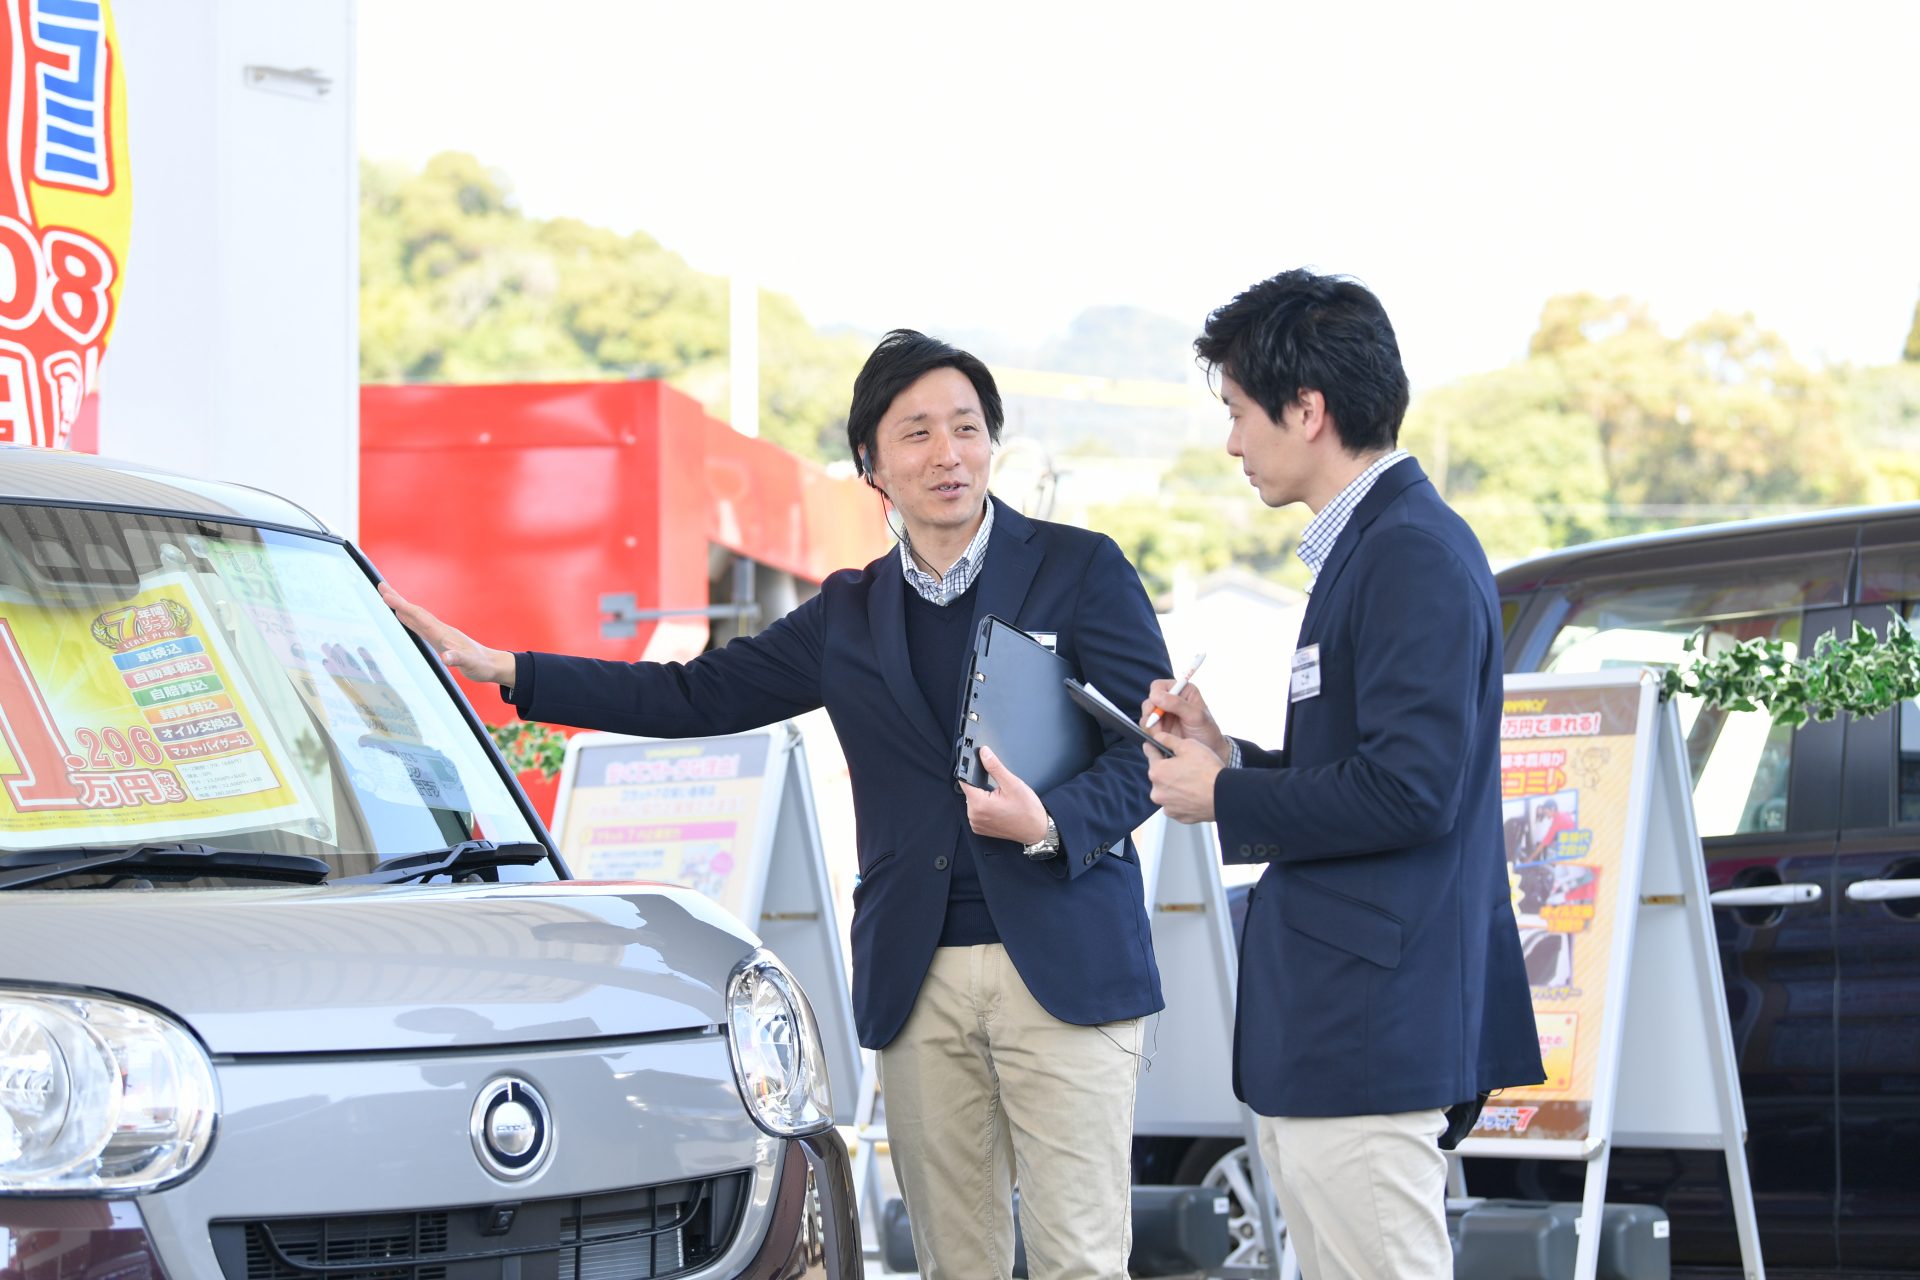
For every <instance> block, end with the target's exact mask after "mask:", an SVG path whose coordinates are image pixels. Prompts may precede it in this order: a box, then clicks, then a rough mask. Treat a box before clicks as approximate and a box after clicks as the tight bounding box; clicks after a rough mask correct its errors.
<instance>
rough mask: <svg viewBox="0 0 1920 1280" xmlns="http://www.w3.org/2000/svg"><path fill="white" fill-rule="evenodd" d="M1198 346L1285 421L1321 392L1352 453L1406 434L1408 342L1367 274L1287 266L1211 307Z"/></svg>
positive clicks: (1207, 361) (1211, 366)
mask: <svg viewBox="0 0 1920 1280" xmlns="http://www.w3.org/2000/svg"><path fill="white" fill-rule="evenodd" d="M1193 349H1194V351H1195V352H1196V353H1197V354H1198V355H1199V357H1200V361H1201V363H1203V364H1204V365H1206V366H1207V369H1208V371H1209V372H1212V371H1213V370H1215V369H1218V370H1220V371H1222V372H1224V373H1225V374H1226V375H1227V376H1228V377H1230V378H1232V379H1233V380H1234V381H1235V382H1237V383H1239V384H1240V387H1241V389H1242V390H1244V391H1245V392H1246V393H1247V394H1248V395H1249V396H1251V397H1253V401H1254V403H1255V404H1258V405H1259V406H1260V407H1261V408H1262V409H1264V410H1266V413H1267V416H1268V417H1269V418H1272V419H1273V420H1274V421H1275V422H1278V421H1280V413H1281V410H1283V409H1284V408H1286V406H1288V405H1290V404H1293V403H1295V402H1297V401H1298V400H1299V399H1300V393H1301V392H1302V391H1318V392H1319V393H1320V394H1321V395H1322V396H1324V397H1325V398H1326V402H1327V412H1328V413H1329V414H1331V415H1332V416H1333V426H1334V430H1335V431H1337V432H1338V433H1339V437H1340V444H1341V446H1342V447H1343V448H1344V449H1346V451H1347V452H1348V453H1351V454H1362V453H1370V452H1373V451H1374V450H1377V449H1390V448H1392V447H1393V446H1394V445H1395V444H1396V443H1397V442H1398V441H1399V439H1400V422H1401V419H1403V418H1405V417H1406V416H1407V371H1406V369H1405V368H1404V367H1403V366H1402V365H1401V363H1400V343H1399V341H1398V340H1397V339H1395V337H1394V336H1393V325H1392V323H1391V322H1390V321H1389V320H1388V319H1387V310H1386V308H1385V307H1383V306H1381V305H1380V299H1378V298H1376V297H1374V296H1373V293H1372V292H1371V291H1370V290H1369V289H1368V288H1367V287H1366V286H1365V285H1363V284H1361V283H1360V282H1359V281H1357V280H1352V279H1349V278H1348V277H1346V276H1323V275H1316V274H1314V273H1313V272H1311V271H1307V270H1305V269H1295V270H1293V271H1282V272H1281V273H1280V274H1279V275H1277V276H1274V277H1272V278H1271V279H1268V280H1262V281H1261V282H1260V283H1259V284H1256V285H1254V286H1253V287H1252V288H1250V289H1248V290H1247V291H1246V292H1245V293H1242V294H1241V295H1240V296H1238V297H1237V298H1235V299H1234V300H1233V301H1232V302H1229V303H1228V304H1227V305H1226V306H1224V307H1221V308H1220V309H1218V310H1217V311H1215V312H1213V314H1211V315H1209V316H1208V317H1207V325H1206V328H1205V330H1204V331H1203V332H1202V333H1201V334H1200V336H1199V337H1198V338H1196V339H1194V342H1193Z"/></svg>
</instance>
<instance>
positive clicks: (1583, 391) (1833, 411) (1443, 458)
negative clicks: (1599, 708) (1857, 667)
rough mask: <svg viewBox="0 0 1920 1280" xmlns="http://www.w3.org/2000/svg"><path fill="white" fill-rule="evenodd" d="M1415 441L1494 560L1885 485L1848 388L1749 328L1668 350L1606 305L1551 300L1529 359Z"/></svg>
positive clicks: (1423, 405)
mask: <svg viewBox="0 0 1920 1280" xmlns="http://www.w3.org/2000/svg"><path fill="white" fill-rule="evenodd" d="M1404 438H1405V440H1406V442H1407V443H1408V445H1409V447H1411V448H1413V449H1415V451H1416V452H1418V453H1419V454H1420V455H1421V457H1422V458H1423V459H1425V460H1426V463H1427V467H1428V470H1429V472H1430V473H1432V474H1433V475H1434V478H1435V480H1436V482H1437V483H1439V484H1440V485H1441V487H1442V489H1443V491H1444V492H1445V493H1446V494H1447V495H1448V497H1449V499H1450V500H1452V501H1453V502H1454V503H1455V505H1456V506H1458V508H1459V509H1460V511H1461V512H1462V514H1463V515H1465V516H1466V517H1467V519H1468V520H1469V521H1471V522H1472V523H1473V525H1474V527H1475V529H1476V531H1478V532H1479V534H1480V536H1481V539H1482V541H1483V542H1484V543H1485V544H1486V546H1487V548H1488V552H1489V554H1490V555H1492V556H1493V557H1494V558H1495V559H1496V560H1498V559H1510V558H1514V557H1518V556H1523V555H1528V554H1531V553H1533V552H1537V551H1541V550H1545V549H1548V548H1551V547H1557V546H1563V545H1567V544H1570V543H1574V542H1580V541H1585V540H1587V539H1591V538H1595V537H1602V536H1606V535H1609V534H1614V533H1624V532H1631V531H1634V530H1637V529H1643V528H1653V527H1662V526H1668V525H1676V524H1692V523H1698V522H1700V521H1701V520H1703V519H1713V518H1718V517H1724V516H1728V515H1735V514H1742V513H1745V512H1748V511H1755V510H1763V509H1767V508H1773V507H1782V508H1786V507H1794V506H1821V505H1830V504H1833V503H1836V502H1842V501H1854V500H1857V498H1858V496H1859V495H1860V494H1861V493H1862V492H1863V491H1865V490H1866V489H1867V488H1868V487H1869V483H1870V481H1869V470H1868V467H1867V466H1866V463H1865V459H1866V457H1867V456H1868V455H1867V454H1866V452H1865V451H1864V450H1863V449H1862V447H1861V445H1860V444H1859V441H1858V439H1857V432H1856V431H1855V430H1854V428H1853V425H1852V423H1851V421H1850V420H1849V413H1848V407H1847V403H1846V399H1845V397H1844V396H1843V395H1842V394H1840V392H1839V389H1838V387H1837V385H1836V383H1835V381H1834V379H1833V377H1832V376H1831V375H1829V374H1828V373H1827V372H1825V371H1823V370H1814V369H1809V368H1808V367H1806V366H1804V365H1802V364H1800V363H1799V362H1798V361H1797V360H1795V359H1794V358H1793V356H1792V353H1791V352H1790V351H1788V349H1787V347H1786V344H1785V343H1784V342H1782V341H1781V340H1780V338H1779V337H1778V336H1777V335H1775V334H1773V333H1771V332H1768V331H1767V330H1765V329H1762V328H1760V327H1759V326H1758V325H1757V324H1756V323H1755V322H1754V320H1753V318H1752V317H1751V316H1729V315H1719V314H1716V315H1712V316H1709V317H1707V318H1706V319H1704V320H1701V321H1700V322H1699V323H1697V324H1694V325H1692V326H1691V327H1689V328H1688V329H1687V330H1686V331H1685V332H1684V333H1682V334H1681V335H1680V336H1679V337H1668V336H1667V335H1665V334H1663V333H1662V332H1661V331H1660V329H1659V327H1658V326H1657V325H1656V324H1654V322H1653V320H1652V319H1651V317H1650V316H1649V315H1648V313H1647V311H1646V308H1645V307H1644V306H1642V305H1640V304H1638V303H1636V302H1634V301H1633V300H1632V299H1629V298H1602V297H1599V296H1597V295H1594V294H1567V295H1562V296H1559V297H1555V298H1550V299H1548V301H1547V303H1546V304H1545V306H1544V307H1542V309H1541V315H1540V323H1539V326H1538V328H1537V329H1536V330H1535V332H1534V334H1533V337H1532V339H1531V341H1530V342H1529V344H1528V355H1527V358H1526V359H1525V360H1523V361H1520V362H1518V363H1516V364H1514V365H1510V366H1508V367H1507V368H1504V369H1499V370H1495V371H1493V372H1491V373H1487V374H1482V375H1479V376H1476V377H1472V378H1466V379H1462V380H1460V381H1458V382H1456V383H1452V384H1449V385H1447V386H1443V387H1439V388H1435V389H1434V390H1432V391H1430V392H1427V393H1426V394H1424V395H1423V396H1421V397H1420V399H1419V400H1418V401H1417V402H1416V403H1415V405H1414V407H1413V409H1412V411H1411V412H1410V413H1409V415H1408V420H1407V425H1406V429H1405V432H1404Z"/></svg>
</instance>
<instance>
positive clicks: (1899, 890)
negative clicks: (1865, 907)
mask: <svg viewBox="0 0 1920 1280" xmlns="http://www.w3.org/2000/svg"><path fill="white" fill-rule="evenodd" d="M1901 898H1920V880H1855V881H1854V882H1853V883H1852V884H1850V885H1848V886H1847V901H1849V902H1897V901H1898V900H1900V899H1901Z"/></svg>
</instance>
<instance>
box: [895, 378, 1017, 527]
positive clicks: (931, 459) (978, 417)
mask: <svg viewBox="0 0 1920 1280" xmlns="http://www.w3.org/2000/svg"><path fill="white" fill-rule="evenodd" d="M873 443H874V452H875V453H876V454H877V455H878V456H877V457H876V458H874V459H873V479H874V483H875V484H877V485H878V486H879V487H880V489H881V491H882V492H884V493H885V494H886V495H887V499H888V500H889V501H890V502H892V503H893V505H894V508H895V509H896V510H897V511H899V512H900V516H901V518H902V519H904V520H905V521H906V522H907V534H908V536H909V537H910V538H912V539H913V541H914V542H915V543H918V544H928V545H931V544H934V543H941V542H944V541H946V540H947V539H950V538H953V537H955V536H962V537H971V536H972V535H973V531H974V530H975V529H976V528H977V527H978V526H979V523H980V517H981V513H982V511H983V510H984V509H985V507H986V502H987V472H988V467H989V465H990V463H991V461H992V454H993V444H992V441H991V440H989V439H988V436H987V419H986V415H985V414H984V413H983V412H982V411H981V409H980V396H979V394H978V393H977V392H976V391H975V390H974V387H973V383H972V381H971V380H969V379H968V377H967V375H966V374H964V373H961V372H960V371H959V370H958V369H950V368H941V369H934V370H932V371H931V372H929V373H926V374H923V375H922V376H921V377H920V378H919V380H917V381H916V382H914V384H913V385H912V386H910V387H908V388H907V389H906V390H905V391H902V392H901V393H900V394H899V395H897V396H895V397H894V398H893V403H892V404H890V405H888V406H887V411H886V413H885V414H884V415H883V416H882V417H881V419H880V428H879V430H878V431H877V432H876V433H875V435H874V442H873ZM964 545H965V544H964V542H963V543H962V547H964Z"/></svg>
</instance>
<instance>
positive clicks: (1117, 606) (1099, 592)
mask: <svg viewBox="0 0 1920 1280" xmlns="http://www.w3.org/2000/svg"><path fill="white" fill-rule="evenodd" d="M991 501H993V502H995V503H996V504H997V505H996V508H995V513H994V524H993V536H992V537H991V538H989V539H988V541H987V562H986V565H985V566H984V567H983V568H982V570H981V573H980V577H979V579H978V590H977V592H976V603H975V606H974V612H975V618H976V621H977V620H978V619H979V618H980V617H984V616H985V615H987V614H994V615H996V616H998V617H1001V618H1004V619H1006V620H1007V621H1009V622H1012V623H1014V624H1015V625H1017V626H1019V627H1022V628H1024V629H1026V630H1028V631H1051V632H1054V633H1055V634H1056V635H1057V636H1058V642H1057V643H1058V652H1059V653H1060V655H1061V656H1062V657H1064V658H1065V659H1067V661H1068V662H1070V663H1072V664H1073V665H1074V667H1075V668H1077V669H1078V671H1079V673H1080V676H1081V678H1083V679H1086V680H1090V681H1091V682H1092V683H1093V684H1095V685H1097V686H1098V687H1099V689H1100V691H1101V692H1102V693H1105V694H1106V695H1107V696H1108V697H1110V698H1111V699H1113V701H1114V702H1115V703H1117V704H1119V705H1120V706H1123V707H1129V706H1135V705H1138V703H1139V702H1140V701H1141V700H1143V699H1144V698H1145V697H1146V696H1147V686H1148V685H1150V684H1151V683H1152V682H1153V681H1155V680H1157V679H1161V678H1164V677H1165V676H1167V675H1168V674H1169V664H1168V662H1167V647H1166V642H1165V641H1164V640H1163V639H1162V638H1161V635H1160V624H1159V622H1158V620H1157V619H1156V618H1155V617H1154V614H1153V607H1152V606H1151V605H1150V604H1149V603H1148V602H1147V595H1146V592H1145V590H1143V589H1142V587H1141V585H1140V578H1139V575H1138V574H1136V573H1135V572H1134V569H1133V566H1132V565H1131V564H1129V563H1128V562H1127V558H1126V556H1125V555H1123V554H1122V553H1121V551H1120V548H1119V547H1118V546H1116V545H1115V544H1114V542H1113V540H1112V539H1111V538H1108V537H1106V536H1105V535H1104V534H1097V533H1091V532H1088V531H1087V530H1084V529H1076V528H1073V527H1072V526H1069V525H1060V524H1050V523H1046V522H1043V521H1038V520H1029V519H1027V518H1026V517H1025V516H1023V515H1021V514H1020V513H1019V512H1017V511H1015V510H1013V509H1012V508H1011V507H1008V506H1007V505H1006V504H1004V503H1001V502H1000V501H999V499H997V498H995V499H991ZM908 590H909V588H908V586H907V584H906V581H905V579H904V578H903V577H902V576H901V572H900V559H899V555H898V553H897V552H892V551H890V552H888V553H887V554H886V555H884V556H881V557H880V558H879V559H878V560H875V561H874V562H873V563H872V564H870V565H868V566H867V567H866V568H864V569H859V570H853V569H846V570H842V571H840V572H838V573H835V574H833V575H832V576H831V577H829V578H828V579H827V580H826V582H824V583H822V584H821V587H820V593H819V594H818V595H816V596H814V597H813V598H812V599H810V600H808V601H807V602H806V603H805V604H803V605H801V606H800V607H799V608H797V609H795V610H794V611H793V612H791V613H789V614H788V615H787V616H786V617H784V618H781V619H780V620H778V621H777V622H775V623H773V624H772V625H771V626H769V627H767V628H766V629H765V630H764V631H762V632H760V633H759V634H758V635H754V636H750V637H745V638H742V639H738V640H735V641H733V642H732V643H730V644H728V645H727V646H726V647H724V648H721V649H716V650H714V651H712V652H710V653H705V654H702V655H701V656H700V657H698V658H695V659H694V660H693V661H691V662H688V663H650V662H642V663H625V662H604V661H597V660H592V659H586V658H568V657H561V656H558V655H554V654H548V653H534V654H520V655H517V657H516V671H515V685H514V689H513V699H514V706H515V708H516V709H517V710H518V711H519V712H520V714H521V715H522V716H523V717H525V718H526V719H529V720H544V721H551V722H555V723H559V724H568V725H578V726H580V727H582V728H590V729H606V730H612V731H614V732H617V733H631V734H640V735H645V736H648V737H660V738H686V737H698V736H702V735H709V734H723V733H739V732H743V731H745V730H748V729H753V728H757V727H759V726H761V725H766V724H772V723H774V722H775V721H779V720H784V719H787V718H788V717H790V716H796V715H799V714H800V713H801V712H803V711H810V710H812V709H813V708H815V707H818V706H822V705H824V706H825V707H826V708H827V713H828V715H829V716H831V717H832V719H833V727H834V731H835V732H836V733H837V734H838V735H839V738H840V745H841V747H842V748H843V749H844V750H845V752H846V757H847V767H848V770H849V773H850V774H851V777H852V783H853V803H854V814H855V819H856V828H857V831H858V836H857V843H858V846H859V863H860V879H859V882H858V884H857V885H856V886H855V887H854V891H853V1010H854V1022H855V1025H856V1026H857V1028H858V1030H859V1034H860V1043H861V1044H863V1045H866V1046H867V1047H868V1048H874V1049H877V1048H880V1047H882V1046H884V1045H886V1044H887V1042H888V1041H890V1040H892V1039H893V1037H894V1035H895V1034H896V1033H898V1032H899V1030H900V1027H901V1025H902V1024H903V1023H904V1022H906V1020H907V1015H908V1014H909V1013H910V1012H912V1010H913V1002H914V999H915V997H916V996H918V995H919V992H920V983H921V980H922V979H923V978H925V976H926V973H927V967H928V965H929V964H930V963H931V962H932V960H933V952H934V945H935V943H936V942H937V941H938V940H939V937H940V925H941V921H942V920H943V919H944V918H945V915H946V910H947V882H948V881H949V880H950V879H951V878H952V872H951V870H950V868H951V865H952V860H953V859H952V855H953V854H954V852H955V850H956V849H957V847H958V844H959V841H961V840H963V839H964V840H970V841H972V846H973V853H974V858H975V864H976V865H977V866H978V868H979V871H980V886H981V890H982V892H983V893H984V895H985V897H986V901H987V908H988V910H989V911H991V912H992V914H993V923H994V927H995V928H996V929H997V930H998V932H999V934H1000V941H1001V943H1002V944H1003V945H1005V947H1006V949H1007V954H1008V956H1009V958H1011V959H1012V961H1013V963H1014V967H1015V968H1016V969H1018V970H1019V973H1020V976H1021V978H1022V979H1023V980H1024V981H1025V982H1026V984H1027V989H1028V990H1029V991H1031V992H1032V993H1033V996H1034V998H1035V999H1036V1000H1038V1001H1039V1002H1040V1004H1041V1006H1042V1007H1044V1008H1045V1009H1046V1010H1047V1012H1049V1013H1051V1014H1052V1015H1053V1016H1054V1017H1056V1018H1059V1019H1061V1020H1062V1021H1064V1022H1074V1023H1082V1024H1092V1023H1100V1022H1112V1021H1115V1020H1117V1019H1121V1018H1135V1017H1140V1016H1142V1015H1144V1014H1148V1013H1153V1012H1155V1011H1157V1010H1159V1009H1160V1008H1161V1007H1162V1001H1161V998H1160V974H1159V970H1158V969H1157V967H1156V966H1155V965H1154V960H1153V944H1152V939H1151V935H1150V932H1149V929H1148V922H1147V914H1146V907H1145V899H1144V890H1143V888H1142V885H1141V879H1140V860H1139V855H1138V854H1137V853H1136V851H1135V850H1134V847H1133V841H1132V836H1131V833H1132V831H1133V829H1134V828H1135V827H1137V826H1139V825H1140V824H1141V823H1142V822H1145V821H1146V820H1147V818H1148V817H1149V816H1150V815H1151V814H1152V813H1153V807H1154V806H1153V802H1152V801H1151V800H1150V799H1148V792H1149V790H1150V788H1149V785H1148V782H1147V771H1146V761H1145V758H1144V757H1143V756H1142V754H1141V751H1140V748H1139V747H1138V746H1135V745H1132V744H1129V743H1126V742H1124V741H1122V740H1121V739H1120V738H1118V737H1117V736H1115V737H1112V738H1110V739H1109V740H1108V743H1107V750H1106V752H1105V753H1104V754H1103V755H1101V756H1099V757H1098V758H1096V760H1095V761H1094V763H1093V764H1092V766H1091V767H1089V768H1088V769H1087V770H1086V771H1085V772H1083V773H1081V774H1079V775H1078V776H1077V777H1074V778H1071V779H1069V780H1068V781H1066V782H1063V783H1061V784H1060V785H1059V786H1057V787H1055V788H1054V789H1053V790H1051V791H1049V792H1047V793H1045V794H1044V795H1042V796H1041V797H1040V798H1041V800H1042V801H1043V802H1044V803H1045V804H1046V806H1047V810H1048V812H1050V813H1051V814H1052V815H1053V817H1054V821H1055V822H1056V824H1057V825H1058V826H1059V830H1060V840H1061V845H1062V849H1063V853H1062V855H1061V856H1059V857H1055V858H1052V859H1048V860H1046V861H1044V862H1035V861H1033V860H1032V859H1029V858H1028V857H1026V856H1025V855H1024V854H1023V853H1022V852H1021V850H1020V846H1019V845H1018V844H1017V843H1015V842H1013V841H1010V840H993V839H988V838H986V837H984V836H977V835H974V834H973V832H972V830H971V829H970V828H969V827H968V825H967V807H966V802H965V801H964V800H963V799H962V798H961V796H960V793H959V792H958V791H957V790H956V786H955V783H954V779H953V765H954V757H955V753H954V745H955V740H956V736H957V732H958V726H957V725H952V724H940V723H938V722H937V721H936V720H935V718H934V714H933V711H932V709H931V708H929V707H928V705H927V700H926V698H925V697H924V696H923V695H922V694H921V692H920V687H919V685H918V684H917V683H915V681H914V677H913V669H912V666H911V664H910V663H909V661H908V657H907V638H906V596H905V593H906V592H907V591H908ZM953 679H954V682H955V684H956V685H958V684H959V683H960V682H962V681H964V680H965V679H966V672H965V671H964V670H956V671H955V672H954V674H953Z"/></svg>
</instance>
